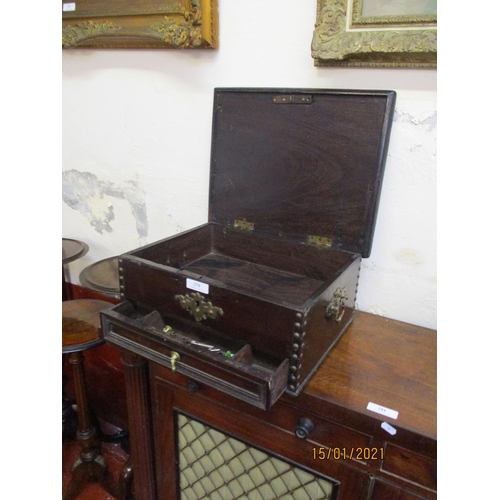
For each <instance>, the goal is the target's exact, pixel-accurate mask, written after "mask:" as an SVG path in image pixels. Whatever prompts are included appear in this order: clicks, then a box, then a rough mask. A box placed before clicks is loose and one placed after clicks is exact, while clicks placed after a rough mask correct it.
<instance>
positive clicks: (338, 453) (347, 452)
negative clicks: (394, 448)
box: [312, 446, 384, 461]
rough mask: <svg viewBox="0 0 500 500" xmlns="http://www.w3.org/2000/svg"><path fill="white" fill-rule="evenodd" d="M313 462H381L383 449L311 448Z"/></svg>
mask: <svg viewBox="0 0 500 500" xmlns="http://www.w3.org/2000/svg"><path fill="white" fill-rule="evenodd" d="M312 454H313V460H361V461H365V460H383V459H384V448H369V447H358V448H328V447H323V446H318V447H313V448H312Z"/></svg>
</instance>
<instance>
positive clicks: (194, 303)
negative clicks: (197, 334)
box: [175, 292, 224, 323]
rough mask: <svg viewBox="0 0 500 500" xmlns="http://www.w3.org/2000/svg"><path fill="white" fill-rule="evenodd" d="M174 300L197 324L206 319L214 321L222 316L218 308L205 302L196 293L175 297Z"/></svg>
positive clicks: (201, 296) (221, 311)
mask: <svg viewBox="0 0 500 500" xmlns="http://www.w3.org/2000/svg"><path fill="white" fill-rule="evenodd" d="M175 300H177V301H178V302H179V304H180V305H181V307H182V308H183V309H185V310H186V311H188V312H189V314H191V316H193V317H194V319H195V320H196V322H197V323H199V322H200V321H202V320H205V319H208V318H210V319H216V318H217V317H218V316H222V315H223V314H224V311H223V310H222V309H221V308H220V307H215V306H214V305H212V302H210V301H209V300H205V297H203V295H201V294H200V293H198V292H195V293H187V294H186V295H176V296H175Z"/></svg>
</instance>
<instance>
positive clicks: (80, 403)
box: [63, 352, 120, 500]
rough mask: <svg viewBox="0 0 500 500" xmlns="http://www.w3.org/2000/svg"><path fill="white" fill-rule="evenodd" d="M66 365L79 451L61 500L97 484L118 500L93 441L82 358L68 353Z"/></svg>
mask: <svg viewBox="0 0 500 500" xmlns="http://www.w3.org/2000/svg"><path fill="white" fill-rule="evenodd" d="M69 362H70V363H71V365H72V367H73V376H74V384H75V397H76V404H77V421H78V429H77V431H76V438H77V441H78V444H79V445H80V447H81V451H80V455H79V457H78V458H77V460H76V461H75V463H74V464H73V467H72V469H71V471H72V476H71V481H70V484H69V486H68V488H67V489H66V492H65V493H64V495H63V500H70V499H72V498H75V496H76V495H77V494H78V492H79V491H80V489H81V488H82V486H83V485H84V484H85V483H87V482H97V483H99V484H100V485H101V486H102V487H103V488H104V489H105V490H106V491H107V492H108V493H110V494H111V495H113V496H115V497H116V498H118V496H119V493H120V492H119V488H118V485H117V484H116V483H114V482H113V480H112V478H111V476H110V475H109V472H108V470H107V465H106V462H105V461H104V458H103V457H102V456H101V443H100V441H99V439H98V437H97V431H96V429H95V427H94V426H93V425H92V422H91V417H90V408H89V403H88V398H87V391H86V386H85V376H84V371H83V354H82V353H81V352H74V353H71V354H70V358H69Z"/></svg>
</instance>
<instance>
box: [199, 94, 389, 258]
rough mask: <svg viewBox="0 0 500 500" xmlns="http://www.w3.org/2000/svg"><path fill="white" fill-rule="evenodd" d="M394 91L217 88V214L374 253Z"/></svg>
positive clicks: (213, 200)
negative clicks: (373, 247) (376, 223)
mask: <svg viewBox="0 0 500 500" xmlns="http://www.w3.org/2000/svg"><path fill="white" fill-rule="evenodd" d="M395 99H396V93H395V92H393V91H363V90H323V89H245V88H243V89H230V88H218V89H215V96H214V112H213V127H212V153H211V171H210V213H209V220H210V221H211V222H215V223H219V224H222V225H225V226H231V227H241V228H243V229H247V230H253V231H256V232H259V233H261V234H262V233H264V234H266V233H267V234H272V235H279V236H283V237H286V238H290V239H297V240H305V241H307V240H310V241H313V242H317V243H320V244H321V243H325V242H326V244H327V245H330V246H331V247H332V248H336V249H342V250H347V251H351V252H356V253H359V254H361V255H362V256H363V257H368V256H369V255H370V250H371V245H372V239H373V232H374V229H375V221H376V215H377V209H378V203H379V198H380V191H381V186H382V176H383V171H384V166H385V160H386V157H387V148H388V140H389V134H390V129H391V124H392V117H393V114H394V103H395Z"/></svg>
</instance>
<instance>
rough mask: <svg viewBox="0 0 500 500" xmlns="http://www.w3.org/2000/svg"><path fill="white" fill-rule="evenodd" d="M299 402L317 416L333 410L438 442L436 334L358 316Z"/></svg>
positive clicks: (428, 330)
mask: <svg viewBox="0 0 500 500" xmlns="http://www.w3.org/2000/svg"><path fill="white" fill-rule="evenodd" d="M298 399H300V400H301V403H300V404H301V406H303V405H304V404H306V405H307V407H308V408H310V409H311V410H312V411H315V410H316V411H318V412H324V411H325V408H329V407H330V406H332V405H334V406H335V407H336V408H337V409H338V408H339V407H340V408H343V409H346V411H354V412H356V413H358V414H361V415H365V416H369V417H372V418H374V419H377V420H380V422H381V423H382V422H387V423H389V424H390V425H391V426H393V427H394V428H395V429H396V430H397V429H401V428H402V429H406V430H408V431H411V432H415V433H417V434H419V435H423V436H426V437H429V438H432V439H436V438H437V428H436V427H437V332H436V331H435V330H431V329H428V328H423V327H419V326H416V325H411V324H408V323H403V322H401V321H395V320H391V319H387V318H383V317H380V316H375V315H373V314H368V313H363V312H359V311H357V312H356V313H355V317H354V321H353V323H352V325H351V326H350V327H349V328H348V330H347V331H346V332H345V334H344V335H343V336H342V338H341V339H340V340H339V342H338V344H337V345H336V346H335V347H334V348H333V349H332V350H331V352H330V354H329V355H328V357H327V358H326V360H325V362H324V363H323V364H322V365H321V366H320V368H319V369H318V372H317V373H316V374H315V376H314V377H313V378H312V379H311V381H310V382H309V384H308V385H307V387H306V389H305V390H304V392H303V394H302V395H301V396H299V398H298ZM288 402H289V403H291V404H294V403H293V399H292V398H289V399H288ZM369 403H374V404H375V405H377V406H381V407H383V408H386V409H389V410H394V411H396V412H398V413H397V418H396V419H394V418H390V417H389V416H387V415H384V414H382V413H377V412H375V411H371V410H369V409H367V406H368V404H369Z"/></svg>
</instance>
